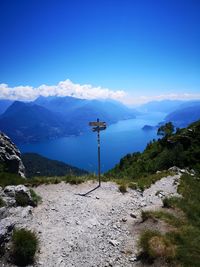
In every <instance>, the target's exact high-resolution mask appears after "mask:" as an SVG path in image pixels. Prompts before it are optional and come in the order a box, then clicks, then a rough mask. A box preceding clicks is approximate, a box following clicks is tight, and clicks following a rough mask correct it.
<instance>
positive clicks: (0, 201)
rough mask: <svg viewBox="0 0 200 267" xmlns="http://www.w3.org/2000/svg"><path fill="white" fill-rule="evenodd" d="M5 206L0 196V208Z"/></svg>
mask: <svg viewBox="0 0 200 267" xmlns="http://www.w3.org/2000/svg"><path fill="white" fill-rule="evenodd" d="M4 206H5V201H4V200H3V198H2V197H0V208H2V207H4Z"/></svg>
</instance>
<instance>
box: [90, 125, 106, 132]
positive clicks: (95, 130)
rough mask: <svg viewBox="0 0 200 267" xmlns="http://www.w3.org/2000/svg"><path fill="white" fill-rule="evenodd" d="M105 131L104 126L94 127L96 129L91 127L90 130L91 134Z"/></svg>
mask: <svg viewBox="0 0 200 267" xmlns="http://www.w3.org/2000/svg"><path fill="white" fill-rule="evenodd" d="M105 129H106V126H100V127H99V126H96V127H93V128H92V131H93V132H97V131H102V130H105Z"/></svg>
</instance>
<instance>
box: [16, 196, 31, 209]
mask: <svg viewBox="0 0 200 267" xmlns="http://www.w3.org/2000/svg"><path fill="white" fill-rule="evenodd" d="M15 200H16V204H17V206H21V207H26V206H28V205H30V201H29V197H28V196H27V195H25V194H17V195H16V196H15Z"/></svg>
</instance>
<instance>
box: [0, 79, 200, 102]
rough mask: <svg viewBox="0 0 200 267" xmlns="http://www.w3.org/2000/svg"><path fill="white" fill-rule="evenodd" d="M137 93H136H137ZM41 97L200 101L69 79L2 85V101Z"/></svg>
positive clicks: (183, 95)
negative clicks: (146, 94)
mask: <svg viewBox="0 0 200 267" xmlns="http://www.w3.org/2000/svg"><path fill="white" fill-rule="evenodd" d="M135 93H136V91H135ZM39 96H73V97H77V98H84V99H114V100H118V101H121V102H123V103H124V104H127V105H140V104H143V103H147V102H150V101H155V100H157V101H161V100H165V99H169V100H177V99H179V100H193V99H200V94H197V93H196V94H193V93H173V94H161V95H151V96H142V95H139V92H137V95H133V94H131V93H126V92H125V91H124V90H117V91H114V90H110V89H108V88H102V87H100V86H98V87H94V86H92V85H90V84H83V85H81V84H78V83H73V82H72V81H70V80H69V79H67V80H65V81H61V82H59V83H58V84H57V85H51V86H49V85H45V84H43V85H40V86H39V87H36V88H34V87H31V86H16V87H9V86H8V85H7V84H3V83H2V84H0V99H11V100H23V101H31V100H34V99H36V98H37V97H39Z"/></svg>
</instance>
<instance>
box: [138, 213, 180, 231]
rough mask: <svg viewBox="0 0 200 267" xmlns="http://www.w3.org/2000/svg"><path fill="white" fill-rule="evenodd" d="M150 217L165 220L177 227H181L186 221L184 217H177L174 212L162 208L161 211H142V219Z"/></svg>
mask: <svg viewBox="0 0 200 267" xmlns="http://www.w3.org/2000/svg"><path fill="white" fill-rule="evenodd" d="M149 218H151V219H159V220H163V221H165V222H166V223H168V224H170V225H172V226H175V227H179V226H180V225H182V224H183V223H184V221H183V220H182V219H180V218H177V217H176V216H174V215H173V214H171V213H169V212H165V211H161V210H160V211H142V220H143V221H146V220H147V219H149Z"/></svg>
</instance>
